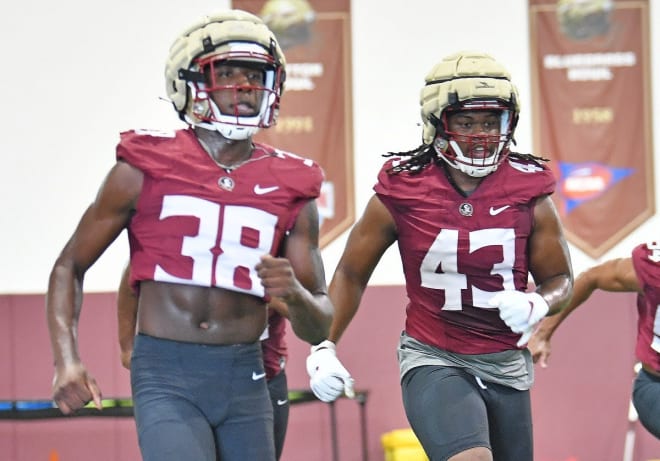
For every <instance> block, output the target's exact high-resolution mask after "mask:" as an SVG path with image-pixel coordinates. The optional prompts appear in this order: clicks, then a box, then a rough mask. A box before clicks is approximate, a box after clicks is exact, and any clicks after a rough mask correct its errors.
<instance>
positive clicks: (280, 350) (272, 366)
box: [261, 309, 288, 379]
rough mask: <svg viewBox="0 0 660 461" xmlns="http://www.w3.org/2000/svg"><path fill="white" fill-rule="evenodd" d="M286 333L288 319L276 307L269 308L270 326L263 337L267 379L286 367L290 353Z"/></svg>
mask: <svg viewBox="0 0 660 461" xmlns="http://www.w3.org/2000/svg"><path fill="white" fill-rule="evenodd" d="M285 333H286V319H285V318H284V317H283V316H282V315H281V314H280V313H278V312H277V311H276V310H275V309H268V326H267V327H266V330H265V331H264V334H263V336H262V337H261V350H262V352H263V355H264V369H265V371H266V379H273V378H274V377H275V376H277V374H278V373H279V372H280V371H282V370H283V369H284V366H285V362H286V359H287V355H288V350H287V345H286V341H285V338H284V335H285Z"/></svg>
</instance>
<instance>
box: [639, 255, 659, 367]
mask: <svg viewBox="0 0 660 461" xmlns="http://www.w3.org/2000/svg"><path fill="white" fill-rule="evenodd" d="M632 262H633V266H634V267H635V272H636V273H637V278H638V280H639V282H640V286H641V287H642V290H643V291H644V294H643V295H642V294H640V295H638V296H637V312H638V314H639V318H638V321H637V345H636V348H635V353H636V355H637V358H638V359H639V360H640V361H641V362H643V363H645V364H646V365H648V366H650V367H652V368H653V369H654V370H655V371H657V372H658V373H660V242H658V243H656V242H654V243H644V244H641V245H638V246H637V247H635V249H633V252H632Z"/></svg>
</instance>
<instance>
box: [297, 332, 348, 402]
mask: <svg viewBox="0 0 660 461" xmlns="http://www.w3.org/2000/svg"><path fill="white" fill-rule="evenodd" d="M307 373H308V374H309V377H310V380H309V386H310V387H311V388H312V392H314V395H315V396H316V397H317V398H318V399H319V400H321V401H323V402H334V401H335V400H337V398H339V397H340V396H341V395H342V394H344V393H345V394H346V397H349V398H353V397H355V391H354V390H353V378H351V375H350V373H349V372H348V371H347V370H346V368H344V365H342V364H341V362H340V361H339V359H338V358H337V354H336V352H335V343H333V342H332V341H328V340H325V341H323V342H322V343H320V344H318V345H316V346H312V348H311V353H310V354H309V356H308V357H307Z"/></svg>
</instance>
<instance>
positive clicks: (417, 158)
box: [383, 144, 550, 175]
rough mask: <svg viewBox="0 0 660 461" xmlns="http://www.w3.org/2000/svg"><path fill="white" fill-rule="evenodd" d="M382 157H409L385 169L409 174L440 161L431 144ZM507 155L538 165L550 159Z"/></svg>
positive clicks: (390, 172)
mask: <svg viewBox="0 0 660 461" xmlns="http://www.w3.org/2000/svg"><path fill="white" fill-rule="evenodd" d="M383 157H410V158H409V159H407V160H404V161H402V162H401V163H399V164H398V165H395V166H392V167H391V168H389V169H388V170H387V173H389V174H399V173H401V172H402V171H407V172H408V173H410V174H411V175H415V174H419V173H420V172H421V171H422V170H423V169H424V167H426V165H429V164H431V163H440V162H441V159H440V157H438V154H437V153H436V151H435V148H434V147H433V145H431V144H422V145H421V146H419V147H416V148H414V149H412V150H409V151H405V152H388V153H387V154H383ZM508 157H513V158H517V159H520V160H526V161H531V162H534V163H535V164H536V165H539V166H541V163H546V162H549V161H550V159H547V158H544V157H538V156H536V155H533V154H521V153H520V152H509V154H508Z"/></svg>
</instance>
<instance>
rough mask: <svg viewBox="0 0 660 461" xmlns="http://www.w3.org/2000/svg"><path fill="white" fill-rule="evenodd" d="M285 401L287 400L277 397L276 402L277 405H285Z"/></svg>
mask: <svg viewBox="0 0 660 461" xmlns="http://www.w3.org/2000/svg"><path fill="white" fill-rule="evenodd" d="M287 402H288V400H280V399H277V404H278V405H279V406H282V405H286V403H287Z"/></svg>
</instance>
